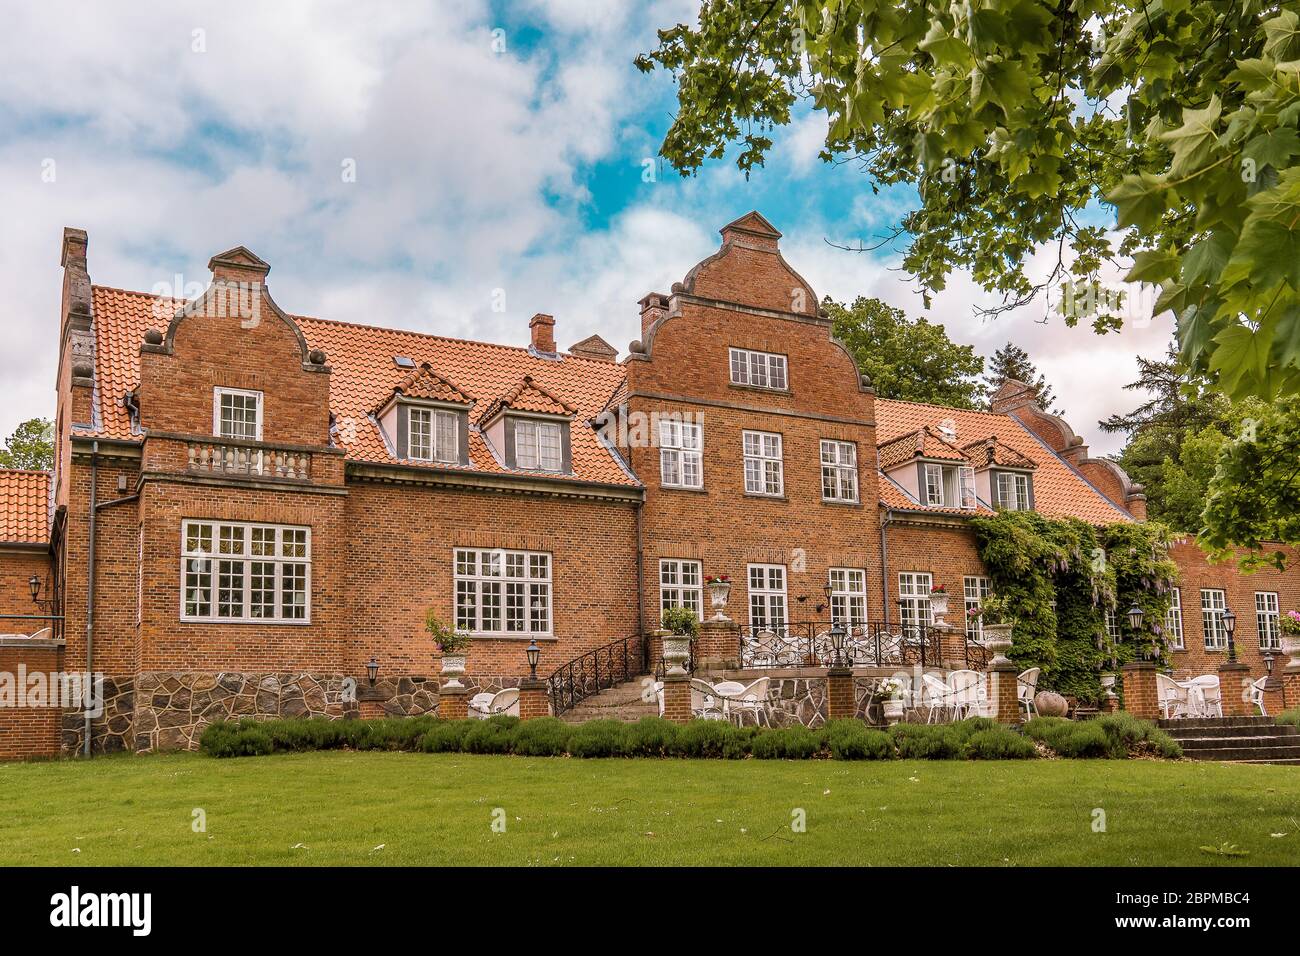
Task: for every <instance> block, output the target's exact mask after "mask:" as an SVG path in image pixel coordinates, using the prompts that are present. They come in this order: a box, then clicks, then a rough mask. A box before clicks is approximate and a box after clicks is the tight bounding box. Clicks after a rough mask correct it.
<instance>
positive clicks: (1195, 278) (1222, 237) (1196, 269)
mask: <svg viewBox="0 0 1300 956" xmlns="http://www.w3.org/2000/svg"><path fill="white" fill-rule="evenodd" d="M1236 242H1237V237H1236V236H1234V235H1232V234H1231V233H1228V232H1216V233H1214V234H1212V235H1209V236H1206V237H1205V238H1204V239H1202V240H1200V241H1199V242H1197V243H1196V244H1195V245H1193V246H1192V247H1191V248H1190V249H1188V250H1187V252H1185V253H1184V254H1183V264H1182V270H1181V278H1182V280H1183V285H1186V286H1193V285H1199V284H1201V283H1208V282H1214V281H1215V280H1216V279H1218V277H1219V273H1221V272H1222V271H1223V267H1224V266H1225V265H1227V264H1228V258H1229V257H1230V256H1231V255H1232V247H1233V246H1234V245H1236Z"/></svg>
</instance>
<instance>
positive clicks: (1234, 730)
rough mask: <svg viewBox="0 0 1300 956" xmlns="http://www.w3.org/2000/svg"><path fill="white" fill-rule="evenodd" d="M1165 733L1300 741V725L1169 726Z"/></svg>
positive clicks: (1182, 737)
mask: <svg viewBox="0 0 1300 956" xmlns="http://www.w3.org/2000/svg"><path fill="white" fill-rule="evenodd" d="M1165 733H1167V734H1168V735H1169V736H1170V737H1173V738H1174V739H1175V740H1194V739H1212V738H1216V737H1217V738H1223V737H1247V738H1254V737H1287V738H1291V737H1295V738H1297V742H1300V727H1289V726H1287V725H1285V724H1281V725H1264V724H1257V725H1252V726H1248V727H1168V728H1165Z"/></svg>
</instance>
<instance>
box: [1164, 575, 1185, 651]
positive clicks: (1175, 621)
mask: <svg viewBox="0 0 1300 956" xmlns="http://www.w3.org/2000/svg"><path fill="white" fill-rule="evenodd" d="M1165 635H1166V638H1165V639H1166V641H1167V642H1168V644H1169V648H1170V649H1171V650H1175V651H1181V650H1183V647H1184V645H1183V592H1182V589H1180V588H1172V589H1170V591H1169V613H1168V614H1167V615H1166V616H1165Z"/></svg>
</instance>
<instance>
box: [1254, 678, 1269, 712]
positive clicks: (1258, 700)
mask: <svg viewBox="0 0 1300 956" xmlns="http://www.w3.org/2000/svg"><path fill="white" fill-rule="evenodd" d="M1267 681H1268V678H1267V677H1261V678H1260V679H1259V680H1257V681H1251V684H1250V702H1251V703H1252V704H1254V705H1255V706H1256V707H1258V708H1259V715H1260V716H1261V717H1267V716H1268V708H1267V707H1266V706H1265V705H1264V684H1265V683H1266V682H1267Z"/></svg>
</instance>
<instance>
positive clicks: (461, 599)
mask: <svg viewBox="0 0 1300 956" xmlns="http://www.w3.org/2000/svg"><path fill="white" fill-rule="evenodd" d="M553 567H554V558H553V556H552V555H551V553H550V552H548V551H519V550H507V549H505V548H453V549H452V553H451V569H452V608H453V611H452V615H453V619H454V620H455V622H456V627H457V629H460V630H465V631H469V632H470V633H471V634H473V635H474V636H475V637H506V638H533V637H552V636H554V607H555V600H554V591H553V588H552V574H553ZM471 568H472V570H469V569H471ZM467 597H468V598H469V600H466V598H467ZM512 609H513V610H514V611H515V612H516V613H512ZM467 611H472V619H471V618H470V617H467V616H466V612H467ZM539 612H540V613H539ZM516 617H517V620H518V622H519V624H520V626H519V627H515V628H512V627H511V626H510V623H511V620H512V619H514V618H516ZM488 620H493V621H495V623H496V626H495V627H484V626H483V625H484V622H485V621H488Z"/></svg>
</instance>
